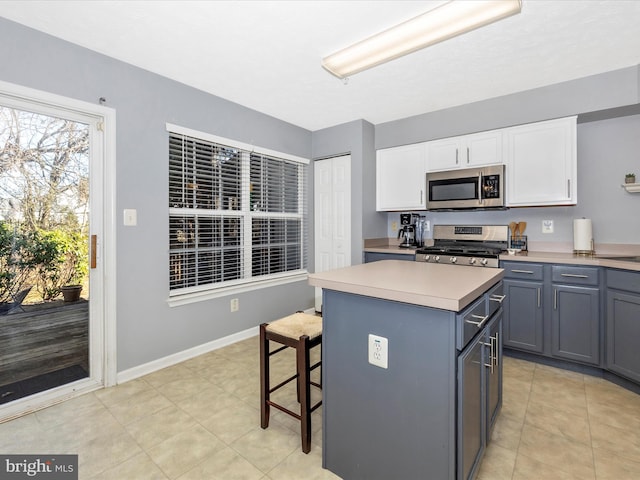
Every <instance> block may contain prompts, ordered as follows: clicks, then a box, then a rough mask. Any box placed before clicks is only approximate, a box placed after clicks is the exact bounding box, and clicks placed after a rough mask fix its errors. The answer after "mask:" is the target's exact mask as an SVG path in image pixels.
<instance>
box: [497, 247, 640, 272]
mask: <svg viewBox="0 0 640 480" xmlns="http://www.w3.org/2000/svg"><path fill="white" fill-rule="evenodd" d="M615 255H616V254H596V255H592V256H584V255H576V254H574V253H560V252H536V251H529V252H519V253H516V254H515V255H507V254H504V255H500V260H502V261H509V262H538V263H563V264H567V265H591V266H596V267H609V268H621V269H623V270H634V271H640V263H636V262H629V261H623V260H614V259H610V258H604V257H613V256H615ZM620 255H621V256H623V255H622V254H620Z"/></svg>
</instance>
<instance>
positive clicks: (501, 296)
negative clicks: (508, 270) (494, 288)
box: [489, 293, 507, 303]
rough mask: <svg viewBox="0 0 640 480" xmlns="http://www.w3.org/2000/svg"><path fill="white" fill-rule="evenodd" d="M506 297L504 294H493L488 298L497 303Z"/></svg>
mask: <svg viewBox="0 0 640 480" xmlns="http://www.w3.org/2000/svg"><path fill="white" fill-rule="evenodd" d="M505 298H507V296H506V295H498V294H495V293H494V294H493V295H491V296H490V297H489V300H491V301H493V302H498V303H502V301H503V300H504V299H505Z"/></svg>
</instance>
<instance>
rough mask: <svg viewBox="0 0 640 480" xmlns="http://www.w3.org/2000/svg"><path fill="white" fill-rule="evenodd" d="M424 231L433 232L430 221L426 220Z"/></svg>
mask: <svg viewBox="0 0 640 480" xmlns="http://www.w3.org/2000/svg"><path fill="white" fill-rule="evenodd" d="M424 231H425V232H430V231H431V222H430V221H429V220H425V221H424Z"/></svg>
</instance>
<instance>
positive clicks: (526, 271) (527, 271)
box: [511, 269, 533, 275]
mask: <svg viewBox="0 0 640 480" xmlns="http://www.w3.org/2000/svg"><path fill="white" fill-rule="evenodd" d="M511 271H512V272H513V273H526V274H528V275H533V272H532V271H531V270H516V269H513V270H511Z"/></svg>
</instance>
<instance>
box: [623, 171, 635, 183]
mask: <svg viewBox="0 0 640 480" xmlns="http://www.w3.org/2000/svg"><path fill="white" fill-rule="evenodd" d="M624 183H636V174H635V173H627V174H626V175H625V176H624Z"/></svg>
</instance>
